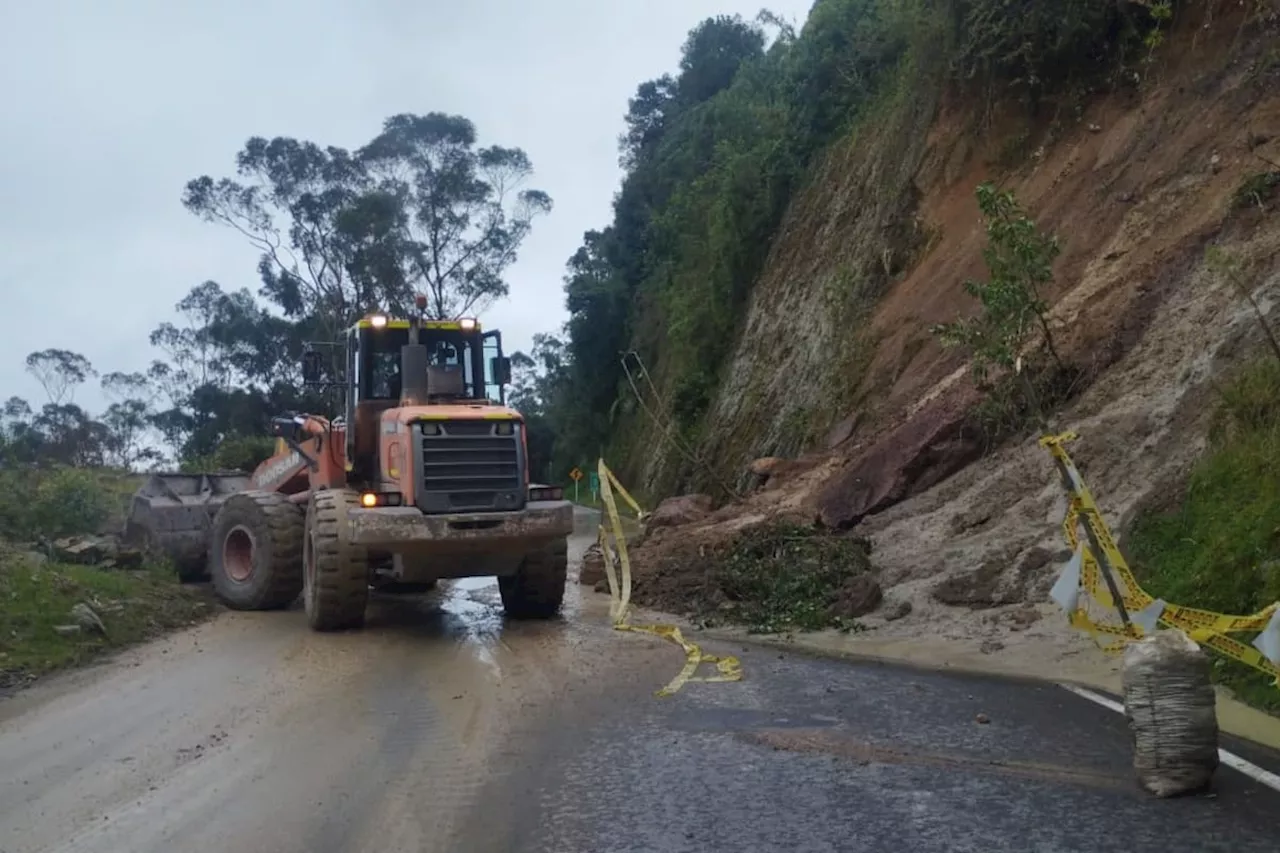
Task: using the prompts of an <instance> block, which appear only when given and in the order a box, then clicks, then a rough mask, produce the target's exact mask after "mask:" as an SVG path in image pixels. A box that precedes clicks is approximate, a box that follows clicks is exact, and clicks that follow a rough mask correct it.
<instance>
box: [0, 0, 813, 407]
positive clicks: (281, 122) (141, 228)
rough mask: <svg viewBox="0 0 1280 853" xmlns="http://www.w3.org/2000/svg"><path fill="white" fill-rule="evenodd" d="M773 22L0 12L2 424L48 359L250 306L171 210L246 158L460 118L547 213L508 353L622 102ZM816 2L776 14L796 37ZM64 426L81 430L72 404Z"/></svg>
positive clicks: (506, 311)
mask: <svg viewBox="0 0 1280 853" xmlns="http://www.w3.org/2000/svg"><path fill="white" fill-rule="evenodd" d="M765 2H766V0H614V2H607V0H530V2H516V0H465V2H462V1H461V0H455V1H454V2H442V0H418V2H411V0H255V2H252V3H251V2H248V0H221V2H218V3H191V4H184V3H179V2H173V0H112V1H111V2H103V0H44V2H43V3H35V2H21V0H0V81H2V84H3V87H4V88H3V95H0V97H2V98H3V104H2V107H0V116H2V118H0V296H2V297H3V309H2V310H0V317H3V319H4V321H5V322H4V332H3V334H0V400H3V399H4V398H6V397H8V396H9V395H11V394H19V395H21V396H24V397H27V398H28V399H30V400H31V401H32V402H33V403H34V404H37V405H38V404H40V403H43V402H44V400H43V391H41V389H40V388H39V386H38V385H36V384H35V382H34V381H33V380H32V379H30V378H29V377H28V376H26V374H25V373H24V370H23V359H24V358H25V356H26V354H27V353H28V352H31V351H33V350H37V349H44V348H46V347H61V348H65V349H71V350H75V351H78V352H81V353H83V354H84V355H86V356H87V357H88V358H89V359H90V361H92V362H93V364H94V366H95V367H97V368H98V369H99V370H100V371H101V372H103V373H105V372H108V371H111V370H138V369H142V368H144V367H145V366H146V365H147V364H148V363H149V362H150V361H151V359H152V357H153V351H152V350H151V348H150V345H149V343H148V341H147V335H148V333H149V332H150V330H151V329H153V328H154V327H155V326H156V325H157V324H158V323H160V322H162V321H163V320H166V319H169V318H170V317H171V315H172V310H173V304H174V303H175V302H177V301H178V300H179V299H180V298H182V296H184V295H185V294H186V293H187V291H188V290H190V288H191V287H192V286H194V285H196V284H199V283H200V282H202V281H204V280H206V279H213V280H215V281H217V282H219V283H220V284H222V285H223V287H224V288H226V289H228V290H234V289H238V288H240V287H245V286H247V287H250V288H251V289H252V290H254V291H255V292H256V290H257V286H258V282H257V278H256V272H255V264H256V254H255V252H254V251H253V250H252V249H251V248H250V247H249V246H248V245H247V244H246V243H245V242H244V241H243V240H242V239H240V238H239V237H237V235H235V234H234V233H232V232H230V231H229V230H227V229H224V228H219V227H218V226H215V225H210V224H205V223H203V222H201V221H199V220H197V219H196V218H195V217H194V216H192V215H191V214H190V213H188V212H187V211H186V210H185V209H184V208H183V207H182V204H181V202H180V201H179V198H180V195H181V192H182V188H183V186H184V184H185V183H186V181H187V180H189V179H190V178H193V177H196V176H198V175H201V174H211V175H213V176H214V177H221V176H224V175H230V174H232V173H233V171H234V160H233V158H234V156H235V154H236V152H237V151H239V149H240V147H241V145H242V144H243V143H244V141H245V140H246V139H247V138H248V137H250V136H255V135H259V136H266V137H271V136H276V135H286V136H295V137H300V138H303V139H309V140H313V141H315V142H317V143H320V144H322V145H325V144H334V145H339V146H344V147H348V148H355V147H358V146H359V145H361V144H362V143H364V142H366V141H368V140H369V139H370V138H372V137H373V136H374V135H375V134H376V133H377V131H378V130H379V127H380V124H381V122H382V120H383V119H384V118H386V117H387V116H389V115H392V114H395V113H400V112H413V113H426V112H431V111H443V112H450V113H460V114H462V115H465V116H467V117H468V118H470V119H471V120H472V121H473V122H475V124H476V126H477V130H478V131H479V135H480V141H481V144H495V143H496V144H502V145H509V146H519V147H522V148H524V149H525V150H526V151H527V152H528V153H529V156H530V157H531V159H532V160H533V165H534V169H535V170H536V176H535V180H534V181H533V182H532V183H531V184H530V186H536V187H538V188H541V189H544V190H546V191H547V192H548V193H550V194H551V196H552V198H553V199H554V201H555V210H554V212H553V213H552V214H551V216H550V217H546V218H543V219H540V220H539V221H537V222H536V224H535V227H534V232H533V234H532V235H531V236H530V238H529V239H528V240H527V241H526V243H525V244H524V247H523V249H522V251H521V255H520V260H519V261H518V263H517V264H516V265H515V266H514V267H513V268H512V269H511V271H510V273H509V280H510V282H511V298H510V299H508V300H506V301H504V302H502V303H500V304H498V305H497V306H495V307H494V308H493V309H491V310H490V311H489V312H488V314H487V315H486V316H485V317H484V318H483V319H484V321H485V323H486V325H488V326H490V327H493V326H498V327H500V328H502V329H503V339H504V343H505V344H506V348H507V350H508V351H511V350H513V349H518V348H525V347H527V346H529V343H530V338H531V337H532V335H533V334H534V333H535V332H538V331H550V330H553V329H555V328H557V327H559V325H560V324H561V323H562V322H563V321H564V318H565V314H564V298H563V291H562V275H563V272H564V264H565V261H566V260H567V259H568V257H569V255H571V254H572V253H573V251H574V250H575V249H576V248H577V246H578V245H579V242H580V240H581V237H582V233H583V232H584V231H586V230H587V229H589V228H598V227H601V226H603V225H605V224H607V222H608V221H609V218H610V207H609V205H610V201H611V199H612V196H613V193H614V191H615V189H616V188H617V186H618V182H619V180H620V177H621V175H620V172H619V170H618V167H617V145H616V139H617V136H618V134H619V132H620V131H621V129H622V116H623V114H624V112H625V111H626V104H627V98H628V97H629V96H630V95H631V94H632V93H633V92H634V91H635V87H636V86H637V84H639V83H640V82H641V81H643V80H647V79H650V78H653V77H656V76H658V75H660V74H662V73H664V72H666V71H671V70H674V68H675V66H676V63H677V62H678V60H679V50H680V46H681V44H682V43H683V41H684V37H685V35H686V33H687V32H688V30H689V29H690V28H691V27H693V26H694V25H695V24H697V23H698V21H700V20H702V19H703V18H705V17H707V16H710V15H715V14H721V13H735V12H736V13H741V14H742V15H743V16H744V17H748V18H751V17H754V15H755V14H756V12H757V11H759V9H760V7H761V5H764V4H765ZM811 2H812V0H773V2H768V3H767V5H768V6H769V8H771V9H773V10H774V11H775V12H778V13H780V14H782V15H783V16H785V17H788V18H791V19H792V20H793V21H794V22H795V23H796V24H799V23H800V22H802V21H803V19H804V17H805V15H806V14H807V12H808V8H809V6H810V4H811ZM76 399H77V402H80V403H81V404H82V405H85V406H86V407H88V408H90V409H91V410H96V409H97V408H98V407H99V406H100V404H101V398H100V396H99V395H98V393H97V389H96V386H95V387H94V388H85V389H83V390H82V391H81V393H80V394H79V396H78V397H77V398H76Z"/></svg>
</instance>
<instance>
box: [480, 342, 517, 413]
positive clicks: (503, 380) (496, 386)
mask: <svg viewBox="0 0 1280 853" xmlns="http://www.w3.org/2000/svg"><path fill="white" fill-rule="evenodd" d="M481 341H482V343H483V347H482V348H483V350H484V395H485V397H486V398H487V399H489V400H490V401H492V402H494V403H498V404H499V405H506V402H507V389H506V385H507V383H508V382H510V381H511V363H510V362H509V361H507V357H506V356H505V355H503V354H502V332H498V331H493V332H485V333H484V334H483V335H481Z"/></svg>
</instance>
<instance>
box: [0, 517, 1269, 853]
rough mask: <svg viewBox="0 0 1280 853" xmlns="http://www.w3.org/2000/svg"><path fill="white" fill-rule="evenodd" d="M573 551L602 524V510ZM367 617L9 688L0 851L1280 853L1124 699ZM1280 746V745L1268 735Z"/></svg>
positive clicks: (527, 627) (583, 524) (403, 602)
mask: <svg viewBox="0 0 1280 853" xmlns="http://www.w3.org/2000/svg"><path fill="white" fill-rule="evenodd" d="M579 520H580V525H579V530H578V533H577V535H575V537H574V539H573V541H572V543H571V552H570V554H571V559H573V560H574V563H573V565H575V566H576V565H577V558H578V557H579V556H580V555H581V553H582V551H583V550H585V547H586V546H587V545H588V544H589V543H590V541H591V539H592V535H593V529H594V523H595V516H594V515H592V514H588V513H583V514H582V515H581V516H580V518H579ZM369 617H370V618H369V622H368V627H367V628H366V629H365V630H363V631H359V632H352V633H344V634H315V633H312V632H311V631H309V630H308V629H307V627H306V624H305V619H304V617H303V615H302V614H301V613H300V612H296V611H295V612H287V613H274V614H273V613H261V614H228V615H226V616H224V617H222V618H219V619H217V620H215V621H214V622H212V623H209V624H206V625H203V626H201V627H200V628H197V629H194V630H191V631H189V632H185V633H182V634H177V635H174V636H172V637H170V638H169V639H167V640H165V641H162V642H159V643H153V644H151V645H149V646H146V647H142V648H139V649H137V650H135V651H133V652H130V653H127V654H125V655H122V656H121V657H119V658H117V659H116V660H114V661H112V662H110V663H108V664H105V665H102V666H99V667H97V668H94V669H91V670H86V671H83V672H80V673H76V674H72V675H68V676H64V677H60V678H55V679H51V680H50V681H49V682H48V683H46V684H44V685H41V686H38V687H36V688H33V689H31V690H28V691H26V692H24V693H22V694H19V695H18V696H16V697H13V698H11V699H9V700H6V701H3V702H0V853H52V852H53V851H101V852H102V853H125V851H138V853H161V851H163V852H164V853H171V851H179V850H182V851H185V850H200V851H208V853H223V851H225V853H242V851H255V853H256V852H257V851H261V853H304V851H305V853H359V852H360V851H378V853H401V851H404V853H410V852H411V853H422V852H423V851H451V852H452V851H466V853H490V851H492V853H499V851H507V852H508V853H509V851H528V853H602V851H611V853H612V851H636V853H640V851H646V853H647V851H664V853H665V851H671V853H679V852H680V851H688V853H708V851H722V850H723V851H730V850H732V851H734V853H750V851H772V850H788V851H815V853H817V851H860V850H867V851H878V850H884V849H899V848H901V849H907V848H910V849H914V850H921V851H933V850H938V851H975V853H979V851H980V853H1002V851H1010V853H1013V851H1024V850H1028V849H1036V850H1043V851H1072V850H1087V851H1089V853H1106V851H1123V852H1124V853H1145V851H1151V853H1156V851H1159V853H1170V851H1180V850H1195V851H1205V850H1219V849H1221V850H1228V849H1229V850H1230V851H1231V853H1248V851H1255V850H1256V851H1274V850H1275V848H1276V845H1275V842H1276V838H1277V837H1280V830H1278V829H1277V828H1276V824H1275V818H1274V816H1275V815H1276V814H1278V813H1280V795H1276V793H1275V792H1274V791H1271V790H1269V789H1266V788H1264V787H1263V786H1260V785H1256V784H1253V783H1251V782H1250V781H1249V780H1247V779H1245V777H1243V776H1240V775H1238V774H1235V775H1233V773H1232V771H1229V770H1225V769H1223V770H1220V771H1219V782H1218V784H1217V785H1216V787H1215V791H1214V792H1213V795H1212V796H1209V797H1198V798H1191V799H1188V800H1182V801H1178V802H1168V801H1156V800H1153V799H1152V798H1150V797H1148V796H1145V795H1143V794H1142V793H1141V792H1140V791H1138V790H1137V788H1136V785H1134V784H1133V780H1132V773H1131V770H1130V768H1129V766H1128V762H1129V750H1128V735H1127V732H1126V730H1125V726H1124V720H1123V718H1122V717H1120V716H1119V715H1116V714H1112V713H1111V712H1109V711H1106V710H1104V709H1101V708H1098V707H1097V706H1095V705H1092V704H1090V703H1088V702H1085V701H1084V700H1082V699H1079V698H1078V697H1076V696H1074V695H1072V694H1070V693H1068V692H1066V691H1064V690H1061V689H1059V688H1056V687H1052V686H1049V685H1027V684H1020V683H1013V682H1006V681H995V680H992V679H983V678H975V677H959V676H955V675H946V674H939V673H922V672H917V671H912V670H904V669H899V668H895V667H889V666H881V665H870V664H861V665H855V664H849V663H837V662H831V661H820V660H810V659H805V658H798V657H794V656H791V655H784V654H779V653H778V652H777V651H775V650H768V649H765V648H763V647H752V646H738V645H737V644H735V645H733V646H731V647H729V648H725V647H724V645H723V644H710V645H709V647H708V651H711V652H722V651H732V652H733V653H735V654H737V655H739V656H740V657H741V658H742V660H743V664H744V668H745V672H746V677H745V679H744V680H743V681H742V682H740V683H734V684H714V685H712V684H691V685H689V686H687V687H686V688H685V689H684V690H682V691H681V692H680V693H679V694H677V695H676V696H675V697H673V698H671V699H664V700H658V699H656V698H655V697H654V696H653V693H654V691H655V690H657V689H658V688H660V687H661V686H663V685H664V684H666V683H667V682H668V681H669V680H670V678H671V677H672V676H673V675H674V674H675V673H676V672H677V671H678V670H679V667H680V665H681V663H682V657H681V655H680V653H679V651H678V650H677V649H675V648H674V647H673V646H671V645H669V644H667V643H664V642H662V641H660V640H656V639H653V638H649V637H643V636H639V635H634V634H626V633H620V632H615V631H612V630H610V629H609V627H608V619H607V602H605V601H602V600H601V599H600V597H599V596H595V595H593V594H591V593H586V594H584V593H583V592H582V591H581V588H580V587H579V586H578V585H577V584H576V583H574V584H572V585H571V587H570V589H569V593H568V601H567V606H566V615H565V618H564V619H560V620H556V621H552V622H545V623H507V622H506V621H505V620H504V619H503V617H502V615H501V606H500V603H499V600H498V595H497V589H496V587H495V586H494V585H493V584H492V583H491V582H487V581H485V580H470V581H463V582H459V583H458V584H456V585H451V586H447V587H446V588H445V589H443V590H441V591H440V592H439V593H436V594H433V595H431V596H424V597H420V598H394V599H390V598H384V599H379V600H378V601H377V602H376V603H375V604H374V605H373V606H372V607H371V609H370V613H369ZM1254 757H1255V758H1257V760H1262V759H1268V760H1271V761H1273V762H1275V763H1274V765H1273V766H1272V769H1273V770H1277V769H1280V756H1275V755H1264V756H1261V757H1260V758H1258V757H1256V756H1254Z"/></svg>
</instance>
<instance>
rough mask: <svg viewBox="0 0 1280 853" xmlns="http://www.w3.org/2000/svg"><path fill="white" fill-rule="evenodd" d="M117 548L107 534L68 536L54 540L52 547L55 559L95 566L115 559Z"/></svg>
mask: <svg viewBox="0 0 1280 853" xmlns="http://www.w3.org/2000/svg"><path fill="white" fill-rule="evenodd" d="M119 550H120V546H119V543H117V542H116V540H115V539H114V538H112V537H109V536H68V537H66V538H64V539H56V540H54V542H53V548H52V552H53V558H54V559H55V560H58V561H60V562H63V563H75V564H77V565H82V566H96V565H100V564H102V563H104V562H106V561H108V560H116V558H117V554H118V552H119ZM139 562H141V556H140V555H139Z"/></svg>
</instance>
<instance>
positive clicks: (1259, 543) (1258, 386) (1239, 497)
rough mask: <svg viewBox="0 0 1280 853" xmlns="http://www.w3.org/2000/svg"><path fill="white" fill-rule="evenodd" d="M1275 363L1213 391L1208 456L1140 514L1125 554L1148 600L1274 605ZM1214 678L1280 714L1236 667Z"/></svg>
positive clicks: (1278, 416) (1279, 538) (1243, 610)
mask: <svg viewBox="0 0 1280 853" xmlns="http://www.w3.org/2000/svg"><path fill="white" fill-rule="evenodd" d="M1277 400H1280V363H1277V362H1276V360H1275V359H1271V358H1268V359H1266V360H1265V361H1260V362H1257V363H1255V364H1251V365H1249V366H1247V367H1246V368H1245V369H1244V370H1242V371H1241V372H1240V373H1239V374H1238V375H1237V376H1236V377H1234V378H1233V380H1232V381H1231V382H1229V383H1227V384H1226V385H1225V386H1224V387H1223V388H1222V389H1221V401H1220V403H1219V405H1218V407H1217V409H1216V411H1215V413H1214V423H1213V427H1212V430H1211V435H1210V444H1209V448H1208V451H1207V452H1206V453H1205V455H1204V456H1203V457H1202V458H1201V459H1200V461H1199V462H1198V463H1197V464H1196V466H1195V468H1194V469H1193V470H1192V472H1191V475H1190V477H1189V478H1188V481H1187V484H1186V488H1185V490H1184V491H1183V492H1182V494H1181V495H1180V496H1178V500H1177V501H1176V503H1175V504H1174V505H1173V506H1165V507H1161V508H1159V509H1155V510H1148V511H1145V512H1141V513H1139V515H1138V517H1137V518H1136V519H1135V521H1134V523H1133V524H1132V526H1131V530H1130V533H1129V537H1128V539H1127V541H1126V551H1127V552H1128V554H1129V555H1130V557H1131V559H1132V560H1133V563H1134V567H1135V570H1136V571H1137V572H1138V575H1139V577H1140V578H1141V579H1142V581H1143V584H1144V586H1146V587H1147V588H1148V591H1149V592H1151V594H1152V595H1158V596H1160V597H1162V598H1164V599H1165V600H1167V601H1173V602H1177V603H1178V604H1185V605H1188V606H1191V607H1203V608H1207V609H1210V610H1216V611H1218V612H1221V613H1239V614H1247V613H1254V612H1257V611H1258V610H1261V609H1262V608H1263V607H1266V606H1267V605H1268V604H1271V603H1272V602H1274V601H1278V600H1280V406H1278V405H1277V403H1276V401H1277ZM1219 675H1220V677H1221V678H1222V679H1223V680H1225V681H1226V682H1228V683H1230V684H1231V685H1232V686H1234V687H1237V688H1240V689H1242V690H1243V692H1244V694H1245V696H1246V698H1250V699H1254V700H1257V701H1258V703H1259V704H1262V705H1264V706H1266V707H1272V708H1277V709H1280V692H1277V691H1276V690H1275V689H1274V688H1270V687H1268V686H1267V685H1266V684H1264V683H1263V679H1262V677H1261V676H1260V675H1258V674H1256V673H1254V672H1253V671H1252V670H1246V669H1245V668H1244V667H1238V666H1235V665H1232V664H1229V663H1228V662H1226V661H1220V662H1219Z"/></svg>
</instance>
